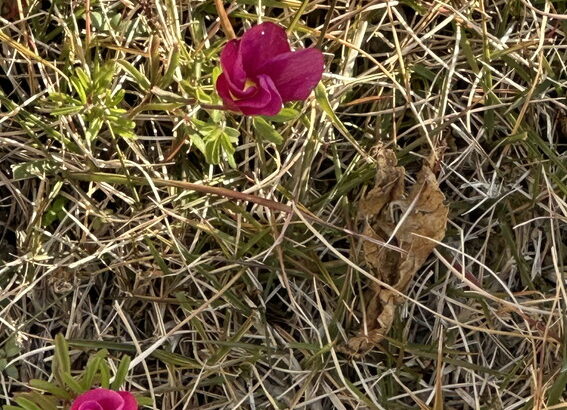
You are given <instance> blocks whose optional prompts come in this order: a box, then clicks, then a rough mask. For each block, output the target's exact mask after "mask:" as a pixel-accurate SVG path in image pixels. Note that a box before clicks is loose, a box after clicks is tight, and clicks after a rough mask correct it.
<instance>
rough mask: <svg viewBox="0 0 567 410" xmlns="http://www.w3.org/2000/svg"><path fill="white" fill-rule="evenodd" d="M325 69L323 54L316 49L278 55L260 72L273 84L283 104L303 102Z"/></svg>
mask: <svg viewBox="0 0 567 410" xmlns="http://www.w3.org/2000/svg"><path fill="white" fill-rule="evenodd" d="M324 69H325V66H324V60H323V53H321V51H320V50H317V49H316V48H308V49H304V50H298V51H293V52H289V53H285V54H280V55H278V56H276V57H274V58H272V59H271V60H269V61H268V62H267V63H265V64H264V65H263V66H262V67H261V68H260V71H261V72H262V74H266V75H268V76H269V77H270V78H271V79H272V81H273V82H274V84H275V86H276V88H277V90H278V92H279V94H280V96H281V98H282V101H283V102H287V101H296V100H305V99H306V98H307V97H308V96H309V94H310V93H311V91H313V89H314V88H315V86H316V85H317V83H318V82H319V81H320V80H321V77H322V75H323V70H324Z"/></svg>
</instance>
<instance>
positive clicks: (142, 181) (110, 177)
mask: <svg viewBox="0 0 567 410" xmlns="http://www.w3.org/2000/svg"><path fill="white" fill-rule="evenodd" d="M66 176H67V177H69V178H71V179H76V180H79V181H89V182H108V183H118V184H138V185H150V181H148V180H147V179H146V178H142V177H130V178H126V177H125V176H124V175H116V174H109V173H105V172H68V173H66ZM151 183H152V184H154V185H155V186H157V187H177V188H182V189H187V190H191V191H196V192H202V193H204V194H211V195H216V196H220V197H225V198H232V199H236V200H241V201H246V202H253V203H255V204H258V205H262V206H265V207H267V208H270V209H273V210H275V211H280V212H286V213H291V212H293V210H292V208H291V207H290V206H287V205H284V204H281V203H279V202H276V201H272V200H270V199H266V198H261V197H259V196H256V195H251V194H245V193H243V192H238V191H233V190H232V189H227V188H221V187H216V186H210V185H201V184H195V183H193V182H186V181H176V180H170V179H161V178H154V179H152V180H151Z"/></svg>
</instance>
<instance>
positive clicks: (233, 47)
mask: <svg viewBox="0 0 567 410" xmlns="http://www.w3.org/2000/svg"><path fill="white" fill-rule="evenodd" d="M220 62H221V67H222V70H223V72H225V73H226V75H228V78H229V79H230V81H231V82H232V84H233V85H234V86H235V87H236V88H240V89H242V88H244V84H245V83H246V73H245V72H244V67H243V66H242V54H241V53H240V40H230V41H229V42H228V43H227V44H226V45H225V46H224V48H223V49H222V51H221V55H220Z"/></svg>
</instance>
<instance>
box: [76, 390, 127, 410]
mask: <svg viewBox="0 0 567 410" xmlns="http://www.w3.org/2000/svg"><path fill="white" fill-rule="evenodd" d="M71 410H138V402H137V401H136V398H135V397H134V396H133V395H132V394H131V393H129V392H127V391H114V390H108V389H102V388H100V389H94V390H89V391H88V392H86V393H83V394H81V395H80V396H78V397H77V398H76V399H75V401H74V402H73V405H72V406H71Z"/></svg>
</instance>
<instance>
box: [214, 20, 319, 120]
mask: <svg viewBox="0 0 567 410" xmlns="http://www.w3.org/2000/svg"><path fill="white" fill-rule="evenodd" d="M220 61H221V66H222V70H223V72H222V74H221V75H220V76H219V77H218V79H217V83H216V88H217V91H218V93H219V95H220V96H221V98H222V100H223V102H224V104H225V106H226V107H227V108H228V109H230V110H232V111H237V112H241V113H243V114H246V115H275V114H277V113H278V112H279V111H280V109H281V108H282V104H283V103H285V102H288V101H297V100H305V99H306V98H307V97H308V96H309V94H310V93H311V91H312V90H313V88H315V86H316V85H317V83H318V82H319V80H321V76H322V75H323V69H324V62H323V53H321V51H320V50H317V49H316V48H307V49H302V50H297V51H291V48H290V46H289V42H288V41H287V36H286V34H285V30H284V29H283V28H282V27H280V26H278V25H277V24H274V23H262V24H259V25H257V26H254V27H252V28H251V29H250V30H248V31H246V32H245V33H244V35H243V36H242V38H240V39H236V40H230V41H229V42H228V43H227V45H226V46H225V47H224V49H223V50H222V52H221V56H220Z"/></svg>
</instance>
